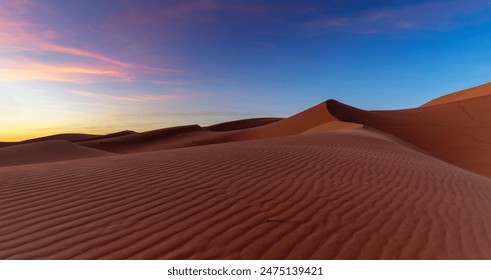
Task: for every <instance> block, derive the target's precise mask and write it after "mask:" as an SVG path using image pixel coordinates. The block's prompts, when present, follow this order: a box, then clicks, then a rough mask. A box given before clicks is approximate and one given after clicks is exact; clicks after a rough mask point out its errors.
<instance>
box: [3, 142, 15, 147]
mask: <svg viewBox="0 0 491 280" xmlns="http://www.w3.org/2000/svg"><path fill="white" fill-rule="evenodd" d="M15 144H17V142H0V148H5V147H8V146H13V145H15Z"/></svg>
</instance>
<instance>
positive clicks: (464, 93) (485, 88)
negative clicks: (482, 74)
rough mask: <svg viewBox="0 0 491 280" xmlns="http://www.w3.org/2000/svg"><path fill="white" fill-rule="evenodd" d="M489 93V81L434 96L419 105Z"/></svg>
mask: <svg viewBox="0 0 491 280" xmlns="http://www.w3.org/2000/svg"><path fill="white" fill-rule="evenodd" d="M486 95H491V83H486V84H483V85H480V86H477V87H472V88H469V89H464V90H460V91H457V92H453V93H449V94H446V95H443V96H440V97H438V98H435V99H433V100H431V101H429V102H426V103H425V104H423V105H421V106H420V107H428V106H435V105H440V104H446V103H451V102H457V101H462V100H466V99H471V98H476V97H481V96H486Z"/></svg>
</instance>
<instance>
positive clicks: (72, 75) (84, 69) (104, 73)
mask: <svg viewBox="0 0 491 280" xmlns="http://www.w3.org/2000/svg"><path fill="white" fill-rule="evenodd" d="M130 79H131V76H130V74H129V73H127V72H125V71H121V69H119V68H118V67H114V66H108V65H83V64H82V65H78V64H67V63H65V64H57V63H43V62H38V61H35V60H31V59H29V58H25V57H24V58H13V59H12V58H11V59H4V61H3V63H2V65H0V80H1V81H24V80H46V81H57V82H72V83H90V82H95V81H112V80H119V81H128V80H130Z"/></svg>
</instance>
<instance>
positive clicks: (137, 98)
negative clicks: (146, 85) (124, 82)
mask: <svg viewBox="0 0 491 280" xmlns="http://www.w3.org/2000/svg"><path fill="white" fill-rule="evenodd" d="M72 92H73V93H75V94H77V95H80V96H85V97H90V98H96V99H106V100H117V101H128V102H152V101H172V100H177V99H181V98H184V96H182V95H163V94H142V95H111V94H106V93H98V92H90V91H72Z"/></svg>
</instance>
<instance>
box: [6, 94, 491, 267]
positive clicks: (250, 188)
mask: <svg viewBox="0 0 491 280" xmlns="http://www.w3.org/2000/svg"><path fill="white" fill-rule="evenodd" d="M470 91H472V89H471V90H470ZM464 92H465V91H464ZM469 96H471V97H469ZM450 97H451V95H450ZM450 97H447V98H443V99H441V100H440V101H442V100H443V101H444V102H440V101H438V102H434V103H432V102H430V103H427V105H425V106H423V107H420V108H415V109H408V110H397V111H364V110H361V109H357V108H354V107H350V106H348V105H345V104H342V103H339V102H337V101H334V100H329V101H327V102H323V103H321V104H318V105H316V106H314V107H312V108H310V109H307V110H305V111H303V112H301V113H299V114H297V115H295V116H292V117H290V118H285V119H274V118H264V119H251V120H243V121H234V122H228V123H223V124H218V125H214V126H209V127H200V126H198V125H190V126H182V127H175V128H166V129H160V130H154V131H149V132H143V133H134V132H120V133H116V134H111V135H105V136H104V135H102V136H100V135H89V136H86V135H82V134H80V135H81V137H78V136H80V135H78V136H77V137H75V136H74V137H71V136H70V138H66V137H65V136H66V135H64V136H63V135H62V137H60V136H53V137H48V138H45V139H37V140H36V141H34V142H31V143H18V144H16V143H14V145H12V143H6V144H4V145H3V146H0V166H3V167H0V259H490V258H491V235H490V234H489V233H490V232H491V220H490V219H489V217H491V179H490V178H489V177H490V176H491V162H490V161H491V160H489V158H491V157H490V156H491V141H490V140H489V139H491V130H490V129H489V127H491V111H490V110H489V108H491V95H481V96H475V95H474V94H471V95H468V94H464V95H462V94H461V93H456V94H455V95H454V97H455V98H454V97H451V98H450ZM461 97H462V98H461ZM437 100H438V99H437ZM437 103H438V104H437ZM428 104H430V105H431V106H430V105H428ZM72 136H73V135H72ZM50 139H51V140H50ZM53 139H58V140H53ZM60 139H64V140H60ZM53 161H57V162H53Z"/></svg>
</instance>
